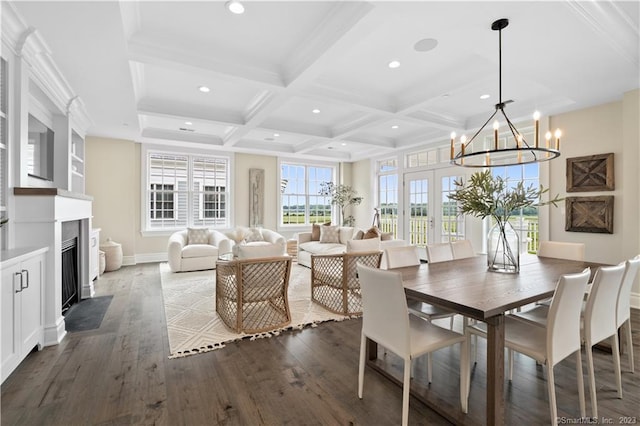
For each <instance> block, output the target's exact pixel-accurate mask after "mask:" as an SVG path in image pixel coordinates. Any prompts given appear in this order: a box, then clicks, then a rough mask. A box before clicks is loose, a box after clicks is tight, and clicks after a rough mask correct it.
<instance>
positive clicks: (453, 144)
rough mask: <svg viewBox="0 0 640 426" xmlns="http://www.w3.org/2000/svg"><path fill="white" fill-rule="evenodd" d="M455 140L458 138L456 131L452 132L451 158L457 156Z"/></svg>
mask: <svg viewBox="0 0 640 426" xmlns="http://www.w3.org/2000/svg"><path fill="white" fill-rule="evenodd" d="M455 140H456V133H455V132H452V133H451V159H452V160H453V157H454V156H455Z"/></svg>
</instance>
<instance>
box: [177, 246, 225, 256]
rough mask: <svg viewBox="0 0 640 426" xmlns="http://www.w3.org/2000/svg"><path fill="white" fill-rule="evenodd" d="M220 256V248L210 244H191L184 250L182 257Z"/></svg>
mask: <svg viewBox="0 0 640 426" xmlns="http://www.w3.org/2000/svg"><path fill="white" fill-rule="evenodd" d="M207 256H216V257H217V256H218V248H217V247H215V246H212V245H209V244H189V245H186V246H184V248H183V249H182V257H183V258H186V257H207Z"/></svg>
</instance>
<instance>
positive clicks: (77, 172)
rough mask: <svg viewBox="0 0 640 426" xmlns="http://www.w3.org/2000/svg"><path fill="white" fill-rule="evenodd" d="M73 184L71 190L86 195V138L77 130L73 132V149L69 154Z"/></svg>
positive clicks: (70, 180)
mask: <svg viewBox="0 0 640 426" xmlns="http://www.w3.org/2000/svg"><path fill="white" fill-rule="evenodd" d="M69 159H70V163H71V168H70V170H69V173H70V179H69V182H71V185H70V188H69V190H70V191H71V192H76V193H78V194H84V138H83V137H82V136H80V135H79V134H78V133H77V132H76V131H75V130H72V131H71V148H70V153H69Z"/></svg>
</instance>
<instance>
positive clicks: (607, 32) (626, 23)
mask: <svg viewBox="0 0 640 426" xmlns="http://www.w3.org/2000/svg"><path fill="white" fill-rule="evenodd" d="M566 5H567V6H568V7H569V8H570V9H571V10H572V11H573V12H574V13H575V14H576V15H577V16H579V17H580V18H581V19H583V20H584V21H585V22H587V23H588V24H589V25H591V27H592V28H593V30H594V31H595V32H597V33H598V34H599V35H600V37H601V38H602V39H603V40H606V41H607V43H609V45H610V46H611V47H612V48H613V49H614V50H615V51H616V52H618V53H619V54H620V56H622V57H623V58H624V59H625V60H627V61H629V62H630V63H632V64H634V65H638V64H640V56H639V55H638V38H639V37H640V30H639V29H638V27H637V26H636V25H635V24H634V22H633V20H632V19H631V18H629V16H627V14H626V13H625V12H624V11H623V10H622V9H621V8H620V6H618V5H617V4H616V2H614V1H598V2H585V1H578V0H568V1H567V2H566ZM612 29H615V30H612Z"/></svg>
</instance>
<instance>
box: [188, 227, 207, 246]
mask: <svg viewBox="0 0 640 426" xmlns="http://www.w3.org/2000/svg"><path fill="white" fill-rule="evenodd" d="M189 244H209V229H208V228H187V245H189Z"/></svg>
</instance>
